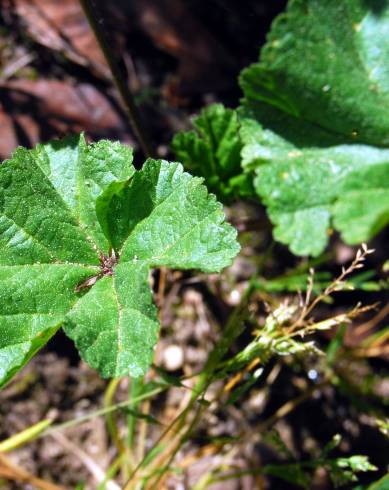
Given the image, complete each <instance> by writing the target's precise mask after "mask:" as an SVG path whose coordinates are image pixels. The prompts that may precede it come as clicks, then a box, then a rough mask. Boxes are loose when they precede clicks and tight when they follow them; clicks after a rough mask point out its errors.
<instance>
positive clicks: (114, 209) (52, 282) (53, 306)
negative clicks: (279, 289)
mask: <svg viewBox="0 0 389 490" xmlns="http://www.w3.org/2000/svg"><path fill="white" fill-rule="evenodd" d="M202 180H203V179H201V178H198V177H192V176H191V175H190V174H189V173H186V172H184V171H183V168H182V166H181V164H179V163H169V162H167V161H163V160H153V159H148V160H147V161H146V162H145V164H144V166H143V168H142V169H141V170H135V168H134V166H133V165H132V149H131V148H129V147H127V146H125V145H122V144H120V143H113V142H110V141H105V140H104V141H100V142H98V143H94V144H87V143H86V141H85V139H84V137H83V136H82V135H81V136H79V137H69V138H66V139H64V140H62V141H52V142H49V143H47V144H44V145H38V146H37V147H36V148H35V149H33V150H26V149H24V148H18V149H17V150H16V151H15V153H14V154H13V156H12V158H11V159H10V160H7V161H5V162H4V163H3V165H2V166H1V167H0V316H1V319H0V386H3V385H4V384H5V383H7V382H8V381H9V380H10V379H11V377H12V376H13V375H14V374H15V373H16V372H17V371H18V370H20V369H21V368H22V367H23V366H24V365H25V364H26V363H27V362H28V361H29V359H30V358H31V357H32V356H33V355H34V354H35V353H36V352H37V351H38V350H39V349H40V348H41V347H43V346H44V345H45V344H46V343H47V341H48V340H49V339H50V338H51V337H52V336H53V335H54V334H55V333H56V332H57V330H58V329H59V328H63V329H64V331H65V333H66V334H67V335H68V336H69V337H70V338H71V339H73V340H74V342H75V345H76V346H77V348H78V350H79V352H80V355H81V357H82V358H83V359H84V360H85V361H86V362H87V363H88V364H89V365H90V366H92V367H94V368H96V369H97V370H98V371H99V373H100V374H101V376H103V377H106V378H107V377H121V376H125V375H130V376H131V377H134V378H136V377H140V376H142V375H143V374H145V372H146V371H147V369H148V367H149V365H150V364H151V362H152V358H153V350H154V347H155V345H156V343H157V340H158V331H159V321H158V311H157V308H156V306H155V305H154V303H153V297H152V291H151V287H150V281H149V280H150V271H151V270H152V269H153V268H158V267H162V266H164V267H171V268H174V269H198V270H201V271H203V272H218V271H220V270H221V269H222V268H223V267H226V266H228V265H230V264H231V262H232V259H233V258H234V257H235V256H236V254H237V253H238V251H239V245H238V243H237V240H236V231H235V229H234V228H233V227H231V226H230V225H229V224H228V223H226V222H225V216H224V213H223V209H222V205H221V204H220V203H219V202H218V201H217V200H216V198H215V196H214V195H212V194H209V193H208V191H207V189H206V187H205V186H204V185H203V184H202Z"/></svg>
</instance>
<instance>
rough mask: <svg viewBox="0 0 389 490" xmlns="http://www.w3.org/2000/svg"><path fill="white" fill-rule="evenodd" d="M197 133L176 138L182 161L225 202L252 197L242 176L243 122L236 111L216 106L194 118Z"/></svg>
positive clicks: (179, 134) (246, 180)
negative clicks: (241, 135)
mask: <svg viewBox="0 0 389 490" xmlns="http://www.w3.org/2000/svg"><path fill="white" fill-rule="evenodd" d="M193 126H194V128H195V130H194V131H193V130H192V131H187V132H181V133H178V134H176V135H175V137H174V138H173V141H172V149H173V151H174V152H175V154H176V156H177V158H178V160H180V161H182V162H183V163H184V164H185V167H186V168H187V169H189V170H190V171H191V172H193V173H194V174H196V175H199V176H201V177H204V178H205V182H206V184H207V186H208V187H209V189H210V190H211V191H213V192H215V194H217V195H218V196H219V197H220V198H221V199H223V200H228V199H230V198H231V197H234V196H235V197H236V196H238V195H240V196H247V195H251V194H252V188H251V183H250V180H248V179H247V178H246V176H245V175H243V174H242V169H241V165H240V162H241V157H240V152H241V149H242V143H241V141H240V137H239V121H238V117H237V113H236V111H234V110H231V109H226V108H225V107H224V106H223V105H222V104H212V105H210V106H208V107H206V108H205V109H203V110H202V111H201V113H200V115H198V116H197V117H195V118H193Z"/></svg>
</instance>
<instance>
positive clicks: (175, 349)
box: [163, 345, 184, 371]
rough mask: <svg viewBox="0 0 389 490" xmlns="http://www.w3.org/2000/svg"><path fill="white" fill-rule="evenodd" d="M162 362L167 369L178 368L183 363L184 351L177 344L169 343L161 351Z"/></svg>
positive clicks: (173, 369) (174, 369)
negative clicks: (162, 351)
mask: <svg viewBox="0 0 389 490" xmlns="http://www.w3.org/2000/svg"><path fill="white" fill-rule="evenodd" d="M163 363H164V366H165V368H166V369H167V370H168V371H176V370H177V369H180V368H181V367H182V365H183V363H184V351H183V350H182V348H181V347H180V346H178V345H169V347H167V348H166V349H165V351H164V353H163Z"/></svg>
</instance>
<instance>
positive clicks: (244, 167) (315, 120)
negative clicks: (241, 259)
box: [172, 0, 389, 256]
mask: <svg viewBox="0 0 389 490" xmlns="http://www.w3.org/2000/svg"><path fill="white" fill-rule="evenodd" d="M388 30H389V4H388V2H374V1H367V0H344V1H342V2H339V1H338V0H328V1H325V2H324V1H322V0H290V1H289V3H288V7H287V10H286V11H285V12H284V13H282V14H281V15H280V16H279V17H278V18H276V20H275V21H274V23H273V25H272V27H271V30H270V32H269V34H268V37H267V42H266V44H265V45H264V46H263V47H262V49H261V53H260V57H259V61H258V62H257V63H254V64H252V65H250V66H249V67H247V68H246V69H244V70H243V71H242V72H241V74H240V77H239V84H240V87H241V89H242V91H243V98H242V100H241V103H240V106H239V107H238V108H237V109H236V110H231V109H226V108H224V107H223V106H222V105H218V106H209V107H207V108H205V109H204V110H203V111H202V113H201V114H200V115H199V116H198V117H197V118H195V119H194V130H193V131H190V132H186V133H180V134H178V135H176V136H175V138H174V140H173V143H172V148H173V150H174V151H175V153H176V155H178V156H179V157H180V159H181V161H183V162H184V163H185V164H186V165H188V166H189V167H190V168H192V169H193V171H194V172H196V173H197V174H198V175H203V176H204V177H205V178H206V181H207V182H208V181H209V182H210V183H211V185H212V186H213V188H214V190H215V192H217V193H218V195H219V196H220V198H222V199H225V198H226V197H228V198H229V197H231V196H235V197H236V196H240V197H243V198H247V197H249V196H250V194H249V193H248V182H251V183H252V186H253V189H254V192H253V196H256V199H257V200H260V202H261V203H263V204H264V205H265V206H266V209H267V213H268V216H269V218H270V220H271V221H272V223H273V225H274V238H275V239H276V240H278V241H280V242H282V243H284V244H286V245H288V246H289V248H290V250H291V251H292V252H293V253H294V254H297V255H313V256H317V255H319V254H321V253H322V252H323V250H324V249H325V247H326V245H327V243H328V239H329V236H330V235H331V234H332V233H333V231H335V230H336V231H338V232H339V233H340V234H341V237H342V238H343V240H344V241H345V242H346V243H348V244H351V245H353V244H358V243H362V242H364V241H368V240H370V239H371V238H372V237H373V236H375V235H376V234H377V233H378V232H379V231H381V230H382V229H383V228H384V227H385V226H386V225H387V224H388V222H389V192H388V191H389V112H388V104H389V48H388V42H387V33H388ZM231 148H233V151H231ZM226 175H227V177H228V179H226V178H225V176H226Z"/></svg>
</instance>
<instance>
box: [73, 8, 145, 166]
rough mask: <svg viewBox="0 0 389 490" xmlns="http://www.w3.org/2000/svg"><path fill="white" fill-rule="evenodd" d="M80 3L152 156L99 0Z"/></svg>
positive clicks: (139, 137) (140, 142)
mask: <svg viewBox="0 0 389 490" xmlns="http://www.w3.org/2000/svg"><path fill="white" fill-rule="evenodd" d="M80 4H81V7H82V9H83V11H84V13H85V16H86V18H87V19H88V22H89V25H90V27H91V29H92V31H93V33H94V35H95V37H96V40H97V42H98V44H99V46H100V49H101V51H102V53H103V54H104V57H105V59H106V61H107V64H108V66H109V69H110V70H111V73H112V78H113V82H114V84H115V86H116V88H117V90H118V92H119V94H120V96H121V98H122V100H123V103H124V106H125V109H126V113H127V116H128V119H129V121H130V123H131V126H132V128H133V130H134V133H135V135H136V137H137V139H138V141H139V145H140V146H141V148H142V151H143V153H144V154H145V157H151V156H153V154H154V152H153V150H152V147H151V144H150V141H149V138H148V136H147V134H146V131H145V128H144V127H143V125H142V122H141V117H140V114H139V111H138V108H137V106H136V104H135V101H134V97H133V95H132V93H131V91H130V89H129V87H128V84H127V82H126V80H125V78H124V77H123V74H122V71H121V70H120V68H119V65H118V63H117V60H116V57H115V55H114V53H113V50H112V49H111V46H110V44H109V42H108V40H107V38H106V35H105V32H104V29H103V27H102V25H103V23H104V19H103V18H102V17H101V16H100V14H99V9H98V6H97V2H96V0H80Z"/></svg>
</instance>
